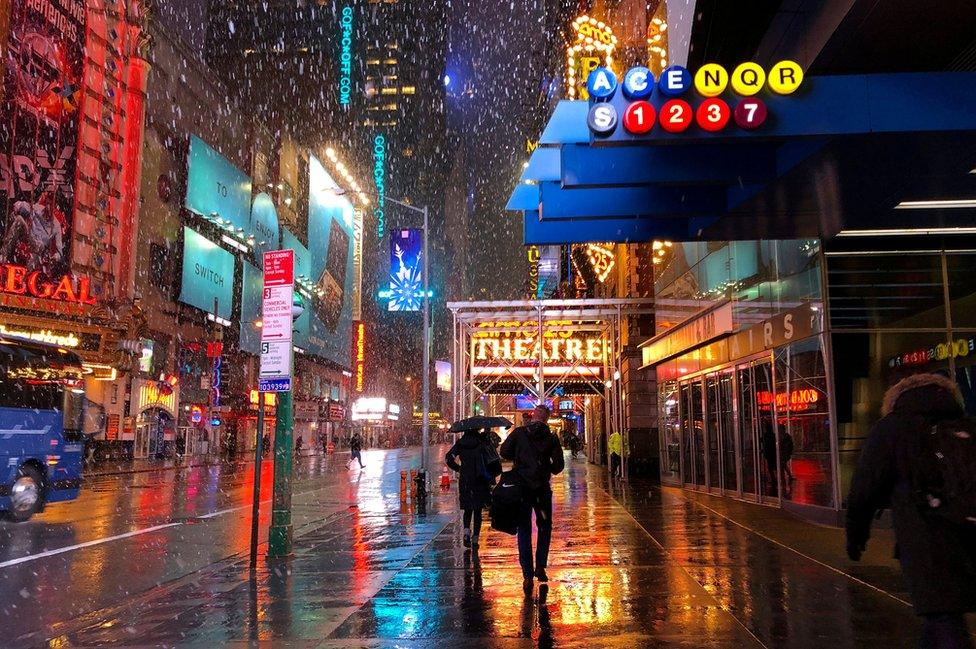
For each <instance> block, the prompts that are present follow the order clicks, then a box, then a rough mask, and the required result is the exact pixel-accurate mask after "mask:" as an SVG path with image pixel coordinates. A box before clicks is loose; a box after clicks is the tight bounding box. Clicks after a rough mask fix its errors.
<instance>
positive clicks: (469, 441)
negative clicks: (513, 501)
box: [444, 430, 502, 548]
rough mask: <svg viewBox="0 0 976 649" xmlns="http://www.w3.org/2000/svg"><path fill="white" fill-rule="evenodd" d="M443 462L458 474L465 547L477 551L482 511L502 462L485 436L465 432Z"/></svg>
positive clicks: (487, 501)
mask: <svg viewBox="0 0 976 649" xmlns="http://www.w3.org/2000/svg"><path fill="white" fill-rule="evenodd" d="M444 462H445V463H446V464H447V466H448V467H450V468H451V470H453V471H457V472H458V474H459V476H460V477H459V479H458V501H459V503H460V505H461V511H463V512H464V514H463V522H464V547H466V548H468V547H475V548H477V547H478V536H479V535H480V534H481V510H482V509H484V508H485V507H486V506H487V505H488V503H489V502H490V500H491V488H492V487H493V486H495V478H496V477H497V476H498V474H500V473H501V472H502V465H501V462H500V461H499V460H498V455H497V454H496V453H495V449H494V448H492V446H491V443H490V442H489V441H488V438H487V436H486V435H485V434H484V433H480V432H478V431H474V430H468V431H465V432H464V434H463V435H462V436H461V439H459V440H458V441H457V442H455V443H454V446H452V447H451V450H449V451H448V452H447V455H445V456H444Z"/></svg>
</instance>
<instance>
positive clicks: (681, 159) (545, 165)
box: [508, 73, 976, 244]
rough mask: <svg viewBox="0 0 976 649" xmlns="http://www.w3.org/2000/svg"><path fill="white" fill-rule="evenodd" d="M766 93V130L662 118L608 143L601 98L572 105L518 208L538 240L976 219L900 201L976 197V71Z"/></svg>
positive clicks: (516, 197) (723, 235)
mask: <svg viewBox="0 0 976 649" xmlns="http://www.w3.org/2000/svg"><path fill="white" fill-rule="evenodd" d="M666 99H667V98H666V97H658V96H657V94H655V95H653V96H652V98H651V100H650V101H651V103H652V104H653V105H655V107H656V108H660V107H661V105H663V102H664V101H665V100H666ZM686 99H687V100H692V98H691V97H687V98H686ZM728 99H729V103H730V104H734V102H735V101H736V100H737V98H732V97H729V98H728ZM762 99H763V101H764V102H765V104H766V106H767V107H768V111H769V118H768V120H767V123H766V124H764V125H763V126H761V127H760V128H759V129H757V130H753V131H747V130H743V129H740V128H737V127H736V126H734V125H730V126H729V127H727V128H726V129H724V130H722V131H720V132H718V133H707V132H705V131H703V130H700V129H698V128H697V127H695V126H692V127H691V128H690V129H688V130H687V131H686V132H684V133H667V132H664V131H663V130H662V129H661V128H660V126H656V127H655V129H654V130H652V132H651V134H649V135H646V136H634V135H631V134H629V133H627V132H626V131H625V130H624V129H623V127H622V126H620V125H618V126H617V128H616V130H615V132H614V133H613V134H611V135H610V136H609V137H606V138H599V139H598V138H595V137H593V136H591V134H590V133H589V128H588V126H587V122H586V118H587V113H588V110H589V107H590V104H589V103H587V102H579V101H561V102H559V104H558V105H557V106H556V109H555V111H554V113H553V115H552V118H551V119H550V120H549V123H548V124H547V126H546V128H545V130H544V131H543V136H542V138H541V139H540V143H542V144H548V145H551V146H547V147H540V149H538V150H537V151H536V152H535V153H534V154H533V157H532V159H530V162H529V166H528V168H527V169H526V170H525V172H526V173H525V174H523V178H526V179H529V180H531V181H532V182H534V183H538V185H531V186H530V185H525V184H524V183H520V185H519V186H518V187H516V188H515V191H514V192H513V194H512V198H511V199H510V201H509V204H508V209H510V210H514V211H522V212H524V213H525V241H526V243H535V244H548V243H582V242H587V241H594V242H595V241H641V240H648V239H652V238H668V239H674V240H690V239H756V238H788V237H830V236H832V235H834V234H836V233H837V232H838V231H840V230H841V229H850V228H858V227H862V228H863V227H879V223H882V224H899V223H905V224H907V225H911V224H912V223H917V222H918V219H919V218H920V217H924V218H926V219H928V221H926V222H930V221H931V222H933V223H939V224H946V223H952V222H953V221H954V220H957V221H958V220H959V219H960V218H967V219H969V220H972V217H969V216H965V215H963V214H961V213H962V212H964V211H961V210H956V211H955V212H947V211H943V212H940V213H929V212H926V213H925V214H919V213H914V214H910V215H909V214H905V211H904V210H894V209H893V208H894V207H895V205H896V204H897V203H898V202H899V201H901V200H925V199H939V198H961V197H968V198H973V199H976V174H970V173H969V171H970V170H972V169H973V168H974V167H976V74H974V73H933V74H914V73H912V74H893V75H852V76H836V77H819V78H810V79H808V80H807V81H806V82H805V84H804V85H803V86H801V89H800V90H799V91H797V93H796V94H794V95H790V96H779V95H772V94H770V95H768V96H766V95H764V96H763V97H762ZM694 101H695V100H692V103H694ZM609 103H610V104H611V105H613V106H614V107H615V108H616V110H617V114H618V115H621V116H622V115H623V114H624V111H625V110H626V107H627V105H628V104H629V102H628V101H627V100H626V99H625V98H624V97H623V96H622V93H619V92H618V93H617V94H616V96H614V97H613V98H612V99H611V101H610V102H609ZM540 152H542V153H540ZM892 227H900V226H897V225H893V226H892Z"/></svg>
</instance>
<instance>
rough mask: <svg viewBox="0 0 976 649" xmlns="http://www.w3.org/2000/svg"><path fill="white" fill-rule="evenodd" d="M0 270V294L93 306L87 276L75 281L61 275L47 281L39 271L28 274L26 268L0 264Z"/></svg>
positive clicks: (89, 282) (93, 301)
mask: <svg viewBox="0 0 976 649" xmlns="http://www.w3.org/2000/svg"><path fill="white" fill-rule="evenodd" d="M0 269H2V270H0V293H10V294H12V295H29V296H31V297H37V298H43V299H46V300H57V301H60V302H77V303H79V304H95V296H93V295H92V294H91V280H90V279H89V278H88V277H87V276H84V275H81V276H79V277H78V278H77V279H75V278H74V277H72V276H71V275H62V276H61V277H60V278H58V279H57V280H52V281H48V280H47V279H46V277H45V276H44V275H43V274H42V273H41V271H39V270H35V271H30V272H28V270H27V267H26V266H18V265H15V264H0Z"/></svg>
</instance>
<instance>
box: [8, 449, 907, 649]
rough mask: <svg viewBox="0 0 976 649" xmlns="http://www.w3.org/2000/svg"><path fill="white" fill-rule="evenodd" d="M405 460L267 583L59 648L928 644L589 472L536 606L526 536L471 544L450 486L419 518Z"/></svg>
mask: <svg viewBox="0 0 976 649" xmlns="http://www.w3.org/2000/svg"><path fill="white" fill-rule="evenodd" d="M377 459H378V458H377ZM389 461H390V462H391V463H393V464H390V465H389V466H388V467H385V469H384V470H374V472H372V473H369V472H367V473H365V474H363V475H362V477H361V478H359V479H355V478H353V477H351V478H350V479H349V480H348V482H343V483H340V485H338V486H337V487H336V489H338V490H340V493H338V494H333V495H334V496H339V499H340V500H342V501H345V502H347V503H349V504H348V506H347V507H346V508H345V509H343V510H341V511H336V512H334V513H332V514H331V515H329V516H328V517H324V518H322V519H320V520H318V521H317V522H316V521H312V520H309V521H308V524H307V525H305V526H304V527H303V529H302V530H301V531H300V532H299V534H300V536H298V538H297V539H296V543H295V554H294V556H293V557H292V558H290V559H289V560H286V561H283V562H275V563H268V562H266V561H264V560H263V559H262V560H261V562H260V565H259V566H258V567H257V570H256V571H255V573H254V574H253V578H251V574H250V573H249V570H248V566H247V563H246V559H243V558H241V557H240V556H238V557H235V558H232V559H229V560H226V561H223V562H219V563H217V564H215V565H212V566H210V567H208V568H206V569H204V570H202V571H199V572H197V573H194V574H192V575H190V576H187V577H185V578H183V579H180V580H177V581H175V582H173V583H170V584H166V585H163V586H160V587H158V588H154V589H150V590H149V591H147V592H146V593H144V594H142V595H140V596H138V597H136V598H131V599H128V600H127V601H125V602H123V603H121V605H119V606H116V607H113V608H107V609H104V610H102V611H99V612H96V613H94V614H91V615H88V616H84V617H83V618H81V619H79V620H75V621H70V622H69V621H67V620H66V621H65V623H64V624H62V625H61V626H60V627H59V629H60V633H59V635H58V636H57V637H56V638H54V639H53V641H52V642H51V645H52V646H92V645H101V644H107V645H115V646H118V645H151V646H161V645H166V646H174V645H176V646H185V645H192V644H198V645H201V646H202V645H206V646H220V645H225V644H228V643H233V642H252V641H268V642H275V643H284V642H287V646H317V647H346V646H349V647H353V646H355V647H360V646H366V647H388V646H396V647H443V646H447V644H448V643H449V642H450V643H451V645H452V646H454V645H458V644H460V646H463V647H469V646H471V647H481V646H484V647H521V646H552V647H595V646H600V647H626V648H628V649H629V648H632V647H688V648H691V647H695V648H710V647H817V648H820V647H854V646H858V647H899V646H911V645H912V643H913V642H914V640H913V639H914V638H915V637H916V636H917V630H918V625H917V622H916V620H915V618H914V616H913V615H912V613H911V610H910V608H909V607H907V606H906V605H905V604H904V603H903V602H901V601H899V599H898V597H897V595H893V594H888V593H886V592H884V591H883V590H880V589H878V588H875V587H872V586H871V585H869V584H867V583H864V582H862V581H859V580H857V579H854V578H852V577H851V576H849V575H847V574H844V572H843V571H840V570H837V569H833V568H831V567H828V566H827V565H825V563H823V562H821V561H819V560H813V559H811V558H810V557H808V556H805V555H804V554H801V553H799V552H795V551H793V550H791V549H789V548H787V547H785V546H784V545H782V544H780V543H777V542H774V541H773V540H770V539H768V538H766V537H765V536H764V535H760V534H758V533H756V532H753V531H751V530H750V529H748V526H743V525H740V524H737V523H736V522H734V521H733V520H731V519H730V518H729V517H728V516H726V515H725V514H722V513H721V512H719V511H717V510H715V509H713V508H711V507H706V506H704V505H703V504H702V503H700V502H698V501H696V499H695V498H694V497H693V496H692V495H689V494H686V493H683V492H681V491H678V490H672V489H664V490H662V489H660V488H656V487H648V486H641V485H631V486H629V487H626V488H624V490H623V491H621V488H620V487H614V488H613V491H614V493H613V495H612V494H611V492H610V491H608V489H607V481H606V475H605V473H604V472H603V470H602V469H600V468H598V467H593V466H588V465H586V464H584V463H583V462H582V461H579V462H574V463H571V465H570V469H569V471H567V472H566V473H565V474H564V475H562V476H559V477H558V478H557V480H556V481H555V483H554V491H555V499H554V500H555V515H554V523H555V527H554V534H553V548H552V555H551V561H550V569H549V571H548V572H549V575H550V578H551V580H552V581H551V582H550V584H549V585H548V587H539V586H537V587H536V589H535V592H534V593H533V595H532V596H531V597H526V596H525V595H524V593H523V591H522V582H521V573H520V570H519V568H518V565H517V553H516V549H515V539H514V537H510V536H507V535H504V534H501V533H498V532H495V531H493V530H488V529H487V527H486V530H485V533H484V534H483V539H482V545H481V547H480V549H479V550H478V551H475V552H472V551H470V550H467V549H465V548H464V547H463V546H462V543H461V539H462V533H461V532H462V531H461V524H460V522H459V519H458V516H457V511H456V505H455V498H456V494H455V493H454V492H453V491H451V492H446V493H445V492H440V491H438V492H437V493H435V494H434V496H433V498H432V500H431V502H430V503H428V505H427V508H426V512H423V513H420V514H418V513H415V512H414V510H413V508H412V507H404V506H403V504H402V503H401V502H400V498H399V493H398V481H399V477H398V473H397V471H395V470H391V469H394V468H395V466H396V465H395V462H396V461H397V460H396V457H395V456H393V455H391V456H390V460H389ZM614 496H616V497H617V498H619V500H618V499H615V497H614ZM621 502H623V503H625V504H624V505H622V504H620V503H621ZM755 510H756V511H757V512H759V514H758V515H759V516H762V515H764V512H771V513H770V515H773V516H777V517H780V516H785V515H784V514H782V512H776V511H773V510H764V509H762V508H755ZM726 513H728V512H726ZM779 524H782V525H791V524H793V525H797V526H800V527H799V528H798V529H802V528H803V526H807V525H808V524H807V523H800V522H795V523H790V522H789V519H788V517H786V518H783V520H781V521H779ZM145 551H150V552H151V551H153V550H152V549H146V550H145ZM879 570H881V568H879ZM883 570H888V571H890V568H884V569H883ZM886 578H887V577H886ZM66 617H67V616H66ZM36 639H37V638H36V637H33V638H23V640H24V641H25V642H26V641H28V640H36Z"/></svg>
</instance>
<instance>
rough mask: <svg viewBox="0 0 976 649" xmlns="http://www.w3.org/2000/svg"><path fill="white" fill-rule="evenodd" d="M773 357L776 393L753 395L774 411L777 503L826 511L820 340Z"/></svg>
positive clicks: (826, 430)
mask: <svg viewBox="0 0 976 649" xmlns="http://www.w3.org/2000/svg"><path fill="white" fill-rule="evenodd" d="M775 358H776V371H775V374H776V390H775V392H774V393H773V394H769V395H757V396H758V401H759V404H760V407H763V405H764V404H765V403H766V402H772V403H773V404H774V407H775V412H776V423H777V428H778V439H777V442H778V444H779V467H778V471H779V473H780V475H779V476H778V477H779V483H780V485H781V488H782V498H783V500H790V501H793V502H796V503H801V504H804V505H819V506H822V507H831V506H833V504H834V499H833V471H832V470H831V450H830V437H831V431H830V409H829V407H828V399H827V370H826V366H825V363H824V355H823V350H822V349H821V344H820V338H819V337H817V338H808V339H807V340H804V341H801V342H798V343H794V344H792V345H789V346H787V347H782V348H780V349H777V350H776V354H775ZM774 470H776V469H774Z"/></svg>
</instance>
